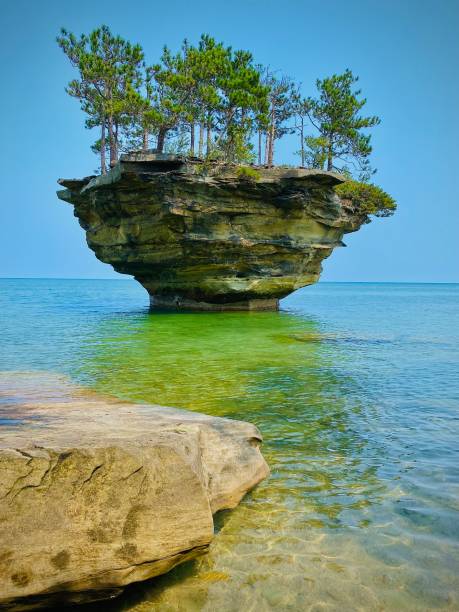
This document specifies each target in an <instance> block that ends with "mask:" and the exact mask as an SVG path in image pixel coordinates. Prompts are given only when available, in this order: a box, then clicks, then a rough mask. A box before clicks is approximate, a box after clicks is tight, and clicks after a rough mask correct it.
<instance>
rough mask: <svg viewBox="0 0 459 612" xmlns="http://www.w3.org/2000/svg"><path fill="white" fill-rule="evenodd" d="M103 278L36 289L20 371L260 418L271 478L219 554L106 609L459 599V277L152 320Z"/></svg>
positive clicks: (410, 603) (225, 522)
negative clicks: (261, 309)
mask: <svg viewBox="0 0 459 612" xmlns="http://www.w3.org/2000/svg"><path fill="white" fill-rule="evenodd" d="M23 282H26V281H23ZM67 283H68V282H67ZM120 284H121V285H123V287H122V288H120ZM107 286H108V287H110V284H108V285H107V284H106V285H105V289H104V291H102V288H101V287H102V285H96V287H95V286H94V284H93V285H92V286H91V283H86V284H84V283H83V284H80V285H77V286H75V285H73V287H72V288H69V286H68V284H67V285H65V283H64V286H61V287H60V289H59V288H56V287H55V286H54V288H52V289H51V292H52V294H53V295H54V301H52V299H51V298H49V299H48V298H47V295H46V294H44V292H41V293H40V298H41V302H40V303H38V298H37V297H36V291H37V287H35V293H34V296H35V298H34V299H36V300H37V303H36V305H35V321H36V320H37V317H38V319H39V320H40V322H41V324H42V326H41V327H40V326H39V327H38V328H37V326H35V327H34V326H32V325H31V321H30V320H29V319H28V317H30V316H31V315H30V311H29V310H28V308H23V313H24V312H25V314H23V319H24V321H25V330H26V332H27V330H28V331H29V334H31V335H32V336H33V338H31V337H30V336H28V337H27V342H28V343H29V350H28V351H24V350H22V349H20V348H17V346H16V344H17V343H16V344H14V343H13V342H11V348H10V351H11V352H10V360H11V366H10V369H19V365H20V366H21V368H22V369H24V366H26V367H30V368H36V369H38V368H39V369H50V370H54V371H58V372H64V373H68V374H70V375H71V376H72V377H73V378H74V379H75V380H76V381H78V382H82V383H84V384H85V385H87V386H90V387H92V388H94V389H96V390H97V391H99V392H106V393H110V394H114V395H118V396H121V397H123V398H126V399H130V400H135V401H148V402H156V403H159V404H164V405H172V406H178V407H183V408H189V409H193V410H198V411H202V412H206V413H209V414H214V415H219V416H228V417H231V418H236V419H245V420H249V421H251V422H253V423H255V424H256V425H258V427H259V428H260V430H261V431H262V433H263V435H264V438H265V442H264V446H263V452H264V455H265V457H266V458H267V460H268V462H269V464H270V466H271V469H272V476H271V477H270V478H269V479H268V480H266V481H265V482H263V483H261V484H260V485H259V487H258V488H257V489H256V490H255V491H254V492H253V493H252V494H251V495H249V496H247V497H246V499H245V500H244V501H243V502H242V503H241V505H240V506H239V507H238V508H237V509H236V510H234V511H231V512H225V513H222V514H221V515H220V516H218V517H217V519H216V528H217V531H218V535H217V536H216V538H215V539H214V542H213V544H212V546H211V550H210V553H209V554H208V555H206V556H204V557H202V558H201V559H198V560H196V561H194V562H192V563H188V564H185V565H184V566H182V567H178V568H176V569H175V570H174V571H173V572H171V573H170V574H168V575H166V576H163V577H161V578H159V579H155V580H153V581H150V582H149V583H146V584H143V585H135V586H133V587H131V588H129V589H128V591H127V593H126V594H125V595H124V596H123V597H122V598H121V599H119V600H116V601H114V602H113V603H111V604H104V609H107V610H108V609H110V610H139V611H140V610H142V611H143V610H161V612H162V611H177V610H180V611H182V610H183V611H187V612H188V611H193V610H207V611H212V612H214V611H217V610H218V611H220V610H222V611H224V612H225V611H233V610H234V611H239V610H254V611H255V610H256V611H257V612H258V611H259V610H273V609H276V610H295V611H296V610H356V609H362V610H431V609H432V610H456V609H459V600H458V585H457V578H456V576H457V575H458V573H459V572H458V569H459V567H458V559H459V547H458V542H459V528H458V525H459V521H458V503H457V500H458V495H457V493H458V485H459V473H458V468H457V466H458V465H459V457H458V448H457V434H458V433H459V432H458V420H457V415H458V410H457V409H458V401H457V400H458V395H459V394H458V387H459V383H458V380H459V379H458V377H457V363H458V345H459V342H458V341H459V338H458V337H457V334H458V332H457V328H455V327H454V325H453V324H454V321H456V320H457V311H456V310H455V308H457V304H458V298H459V290H458V287H454V286H452V287H451V286H450V287H449V288H448V287H446V288H441V287H440V288H436V287H429V288H426V287H423V286H409V285H407V286H392V287H391V286H388V287H381V286H378V285H375V286H349V285H341V286H340V285H334V286H328V287H326V286H325V287H323V286H320V285H319V286H318V287H316V288H311V289H308V290H305V291H304V292H299V293H298V294H296V295H295V296H293V297H292V298H291V300H288V301H287V302H286V307H287V308H288V309H289V312H280V313H219V314H213V313H212V314H210V313H201V314H183V313H182V314H167V313H156V314H148V313H147V311H146V310H145V311H138V310H137V312H136V311H135V306H134V305H135V304H136V300H138V299H139V297H138V296H139V294H137V293H135V291H137V289H134V288H133V287H134V285H131V284H130V283H127V282H126V283H118V284H116V283H114V284H113V288H112V289H111V291H110V290H109V291H108V292H107ZM75 287H76V289H75ZM47 289H48V291H49V287H48V288H47ZM16 291H18V289H17V288H16ZM129 291H132V292H133V293H132V294H130V293H129ZM21 292H22V293H21ZM98 292H99V293H98ZM123 292H124V293H123ZM19 293H20V296H22V299H23V302H24V303H25V304H27V306H29V304H30V300H28V299H26V295H27V289H26V288H24V287H22V288H20V290H19ZM95 296H96V297H95ZM123 300H124V301H123ZM17 301H18V300H16V310H17ZM56 301H57V304H58V306H56ZM0 302H1V299H0ZM0 306H1V303H0ZM45 313H46V314H45ZM455 317H456V318H455ZM56 330H57V331H56ZM18 333H19V332H18V330H17V328H16V329H15V330H13V328H12V327H11V326H8V324H7V325H6V327H5V336H4V337H6V338H7V339H10V340H13V338H15V337H17V335H18ZM50 338H51V339H50ZM53 338H54V342H53ZM13 344H14V346H13ZM30 345H33V350H32V351H31V350H30V349H31V346H30ZM0 365H1V364H0ZM3 369H6V368H3ZM93 609H100V607H99V608H98V607H97V606H95V607H93Z"/></svg>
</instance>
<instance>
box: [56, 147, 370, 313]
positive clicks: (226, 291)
mask: <svg viewBox="0 0 459 612" xmlns="http://www.w3.org/2000/svg"><path fill="white" fill-rule="evenodd" d="M252 174H255V175H254V176H252V177H247V176H244V175H243V171H242V170H241V168H238V167H237V166H234V165H225V166H221V165H206V164H203V163H200V162H198V161H196V160H187V159H185V158H181V157H177V156H171V155H156V154H153V153H137V154H135V153H134V154H130V155H126V156H122V158H121V161H120V162H119V163H118V164H117V165H116V166H115V167H114V168H113V169H112V170H111V171H110V172H109V173H108V174H107V175H105V176H98V177H87V178H85V179H81V180H79V179H60V180H59V183H60V184H61V185H63V186H64V187H66V189H65V190H61V191H59V192H58V196H59V198H60V199H62V200H64V201H66V202H69V203H71V204H73V206H74V212H75V216H76V217H77V218H78V219H79V222H80V224H81V226H82V227H83V228H84V229H85V231H86V238H87V242H88V245H89V247H90V248H91V249H92V250H93V251H94V253H95V254H96V256H97V257H98V259H100V260H101V261H103V262H105V263H109V264H111V265H112V266H113V267H114V268H115V270H116V271H118V272H121V273H124V274H132V275H133V276H134V277H135V278H136V279H137V280H138V281H139V282H140V283H141V284H142V285H143V286H144V287H145V288H146V289H147V291H148V293H149V294H150V298H151V304H152V306H161V307H164V306H166V307H174V308H195V309H208V310H231V309H276V308H277V307H278V300H279V298H282V297H285V296H286V295H288V294H289V293H291V292H292V291H294V290H295V289H298V288H300V287H303V286H305V285H310V284H312V283H315V282H316V281H317V280H318V279H319V276H320V273H321V271H322V265H321V263H322V261H323V260H324V259H325V258H326V257H328V256H329V255H331V253H332V251H333V249H334V248H335V247H337V246H343V243H342V238H343V235H344V234H345V233H348V232H353V231H356V230H358V229H359V228H360V226H361V225H362V223H364V222H366V221H367V220H368V218H367V217H366V215H362V214H360V213H358V212H357V211H355V210H354V209H353V208H352V206H350V205H349V203H348V202H342V201H341V200H340V199H339V197H338V196H337V195H336V194H335V192H334V189H333V188H334V186H336V185H338V184H339V183H342V182H343V181H344V178H343V177H342V176H340V175H338V174H336V173H332V172H324V171H322V170H307V169H301V168H271V169H268V168H259V169H257V170H256V171H255V173H254V171H253V170H252Z"/></svg>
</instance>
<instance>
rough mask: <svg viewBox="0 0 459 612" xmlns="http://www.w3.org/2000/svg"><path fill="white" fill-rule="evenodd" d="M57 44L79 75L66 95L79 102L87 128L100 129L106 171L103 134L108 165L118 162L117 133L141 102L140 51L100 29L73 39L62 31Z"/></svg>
mask: <svg viewBox="0 0 459 612" xmlns="http://www.w3.org/2000/svg"><path fill="white" fill-rule="evenodd" d="M57 43H58V45H59V46H60V48H61V49H62V50H63V51H64V53H65V54H66V56H67V57H68V58H69V60H70V62H71V64H72V66H74V67H75V68H76V69H77V70H78V73H79V78H77V79H74V80H72V81H70V83H69V84H68V86H67V89H66V91H67V93H68V94H69V95H70V96H72V97H74V98H77V99H78V100H79V101H80V104H81V108H82V110H83V111H84V112H85V113H86V114H87V115H88V118H87V120H86V127H88V128H92V127H95V126H100V127H101V142H102V144H101V143H99V146H97V143H96V149H97V148H98V149H99V150H100V153H101V167H102V171H103V172H104V171H105V146H104V144H103V143H104V141H105V130H106V129H107V131H108V141H109V151H110V162H111V163H113V162H114V161H116V159H117V155H118V147H119V138H118V135H119V129H120V127H121V126H122V125H123V124H125V123H127V122H129V121H130V117H131V116H132V114H133V112H135V110H136V109H137V108H138V107H139V106H141V105H142V103H143V101H142V98H141V96H140V95H139V93H138V91H137V88H138V87H139V85H140V83H141V80H142V75H141V64H142V60H143V51H142V48H141V47H140V45H132V44H131V43H130V42H128V41H126V40H124V39H123V38H121V37H120V36H114V35H113V34H112V33H111V32H110V29H109V28H108V27H107V26H105V25H103V26H101V27H100V28H97V29H95V30H93V32H91V34H89V35H85V34H82V35H81V36H80V38H76V36H75V35H74V34H72V33H71V32H68V31H67V30H65V29H64V28H62V29H61V34H60V36H58V37H57Z"/></svg>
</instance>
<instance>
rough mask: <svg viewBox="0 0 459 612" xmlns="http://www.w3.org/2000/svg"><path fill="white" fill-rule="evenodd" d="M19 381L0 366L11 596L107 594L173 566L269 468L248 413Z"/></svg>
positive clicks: (1, 494) (56, 598)
mask: <svg viewBox="0 0 459 612" xmlns="http://www.w3.org/2000/svg"><path fill="white" fill-rule="evenodd" d="M35 382H36V379H35ZM23 383H24V377H22V379H21V377H20V376H19V377H16V378H15V377H14V376H13V377H11V376H10V377H9V378H7V379H6V380H5V379H3V380H2V379H1V378H0V398H1V396H3V402H1V405H0V408H1V410H0V431H1V434H2V435H1V439H0V525H1V529H0V576H1V582H0V606H2V607H3V608H6V609H15V610H16V609H18V610H20V609H30V608H33V607H35V606H36V607H42V606H46V605H50V604H51V603H54V604H56V603H60V602H82V601H91V600H97V599H103V598H106V597H111V596H113V595H114V594H116V593H118V592H120V590H121V589H122V587H123V586H125V585H127V584H129V583H132V582H137V581H140V580H145V579H147V578H151V577H153V576H156V575H158V574H162V573H164V572H167V571H168V570H170V569H171V568H172V567H174V566H175V565H177V564H178V563H181V562H183V561H186V560H188V559H191V558H193V557H196V556H197V555H199V554H202V552H203V551H205V550H206V548H207V547H208V545H209V543H210V541H211V540H212V537H213V519H212V514H213V513H214V512H216V511H217V510H221V509H223V508H232V507H234V506H235V505H236V504H237V503H238V502H239V501H240V499H241V498H242V497H243V495H244V494H245V493H246V492H247V491H248V490H249V489H250V488H252V487H253V486H255V485H256V484H257V483H258V482H259V481H260V480H262V479H263V478H264V477H266V476H267V474H268V472H269V470H268V467H267V465H266V462H265V461H264V459H263V457H262V455H261V453H260V450H259V446H260V442H261V437H260V434H259V432H258V430H257V429H256V427H255V426H253V425H250V424H249V423H244V422H239V421H232V420H229V419H222V418H216V417H208V416H205V415H202V414H198V413H193V412H188V411H184V410H177V409H173V408H165V407H162V406H154V405H145V404H139V405H137V404H129V403H126V402H121V401H117V400H114V399H112V398H103V397H102V398H101V397H100V396H97V395H95V394H89V393H87V392H86V391H83V390H79V389H73V388H72V389H71V393H70V395H69V394H66V395H65V396H64V395H63V396H60V397H59V396H58V397H51V396H50V397H46V393H45V392H43V393H44V394H45V395H44V397H43V399H42V400H37V399H33V398H31V397H27V393H26V392H25V391H24V385H23ZM48 391H49V390H48ZM48 395H49V393H48ZM51 395H52V394H51ZM6 397H8V398H9V399H8V401H6V403H5V398H6Z"/></svg>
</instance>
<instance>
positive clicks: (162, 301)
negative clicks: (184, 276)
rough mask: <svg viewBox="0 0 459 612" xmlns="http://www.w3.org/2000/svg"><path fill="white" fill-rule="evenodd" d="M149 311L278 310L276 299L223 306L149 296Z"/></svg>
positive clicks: (177, 298) (176, 297) (179, 298)
mask: <svg viewBox="0 0 459 612" xmlns="http://www.w3.org/2000/svg"><path fill="white" fill-rule="evenodd" d="M150 309H151V310H160V309H167V310H199V311H208V312H223V311H228V310H229V311H242V310H250V311H255V310H271V311H272V310H279V300H278V299H275V298H273V299H266V300H258V299H257V300H244V301H240V302H227V303H223V304H217V303H211V302H200V301H197V300H190V299H187V298H183V297H180V296H178V295H173V296H154V295H150Z"/></svg>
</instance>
